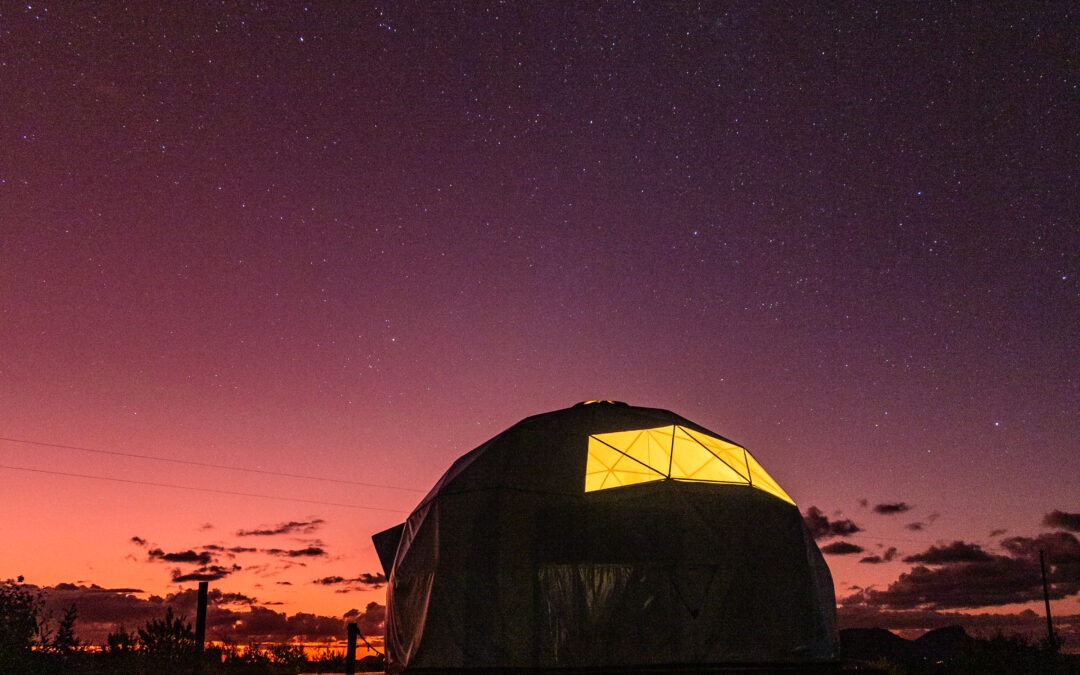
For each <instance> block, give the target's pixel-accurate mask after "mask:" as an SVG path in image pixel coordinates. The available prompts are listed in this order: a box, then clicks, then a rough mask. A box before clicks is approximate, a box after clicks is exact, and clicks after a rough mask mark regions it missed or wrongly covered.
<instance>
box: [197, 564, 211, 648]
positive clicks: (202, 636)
mask: <svg viewBox="0 0 1080 675" xmlns="http://www.w3.org/2000/svg"><path fill="white" fill-rule="evenodd" d="M209 587H210V582H208V581H200V582H199V604H198V605H197V606H196V608H195V647H196V648H197V649H198V650H199V651H200V652H201V651H203V649H204V648H205V646H206V595H207V590H208V589H209Z"/></svg>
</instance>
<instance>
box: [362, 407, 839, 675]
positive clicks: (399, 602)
mask: <svg viewBox="0 0 1080 675" xmlns="http://www.w3.org/2000/svg"><path fill="white" fill-rule="evenodd" d="M373 539H374V542H375V546H376V549H377V551H378V553H379V557H380V560H381V561H382V564H383V567H384V569H385V571H386V575H387V577H388V578H389V583H388V586H387V602H386V605H387V619H386V652H387V657H388V668H389V669H390V670H391V671H392V672H396V671H401V670H407V671H412V670H425V669H475V668H493V669H498V668H526V669H528V668H535V669H559V668H619V669H632V668H634V667H650V666H667V667H685V668H686V669H687V670H692V669H694V668H696V667H700V666H703V665H715V664H765V663H768V664H785V663H787V664H797V663H804V664H805V663H810V662H814V661H827V660H828V659H830V658H832V657H833V656H834V655H835V650H836V629H835V599H834V596H833V586H832V578H831V576H830V574H829V570H828V567H827V566H826V564H825V561H824V559H823V558H822V556H821V553H820V551H819V550H818V548H817V545H816V544H815V543H814V540H813V538H812V537H811V536H810V533H809V532H808V531H807V529H806V526H805V524H804V523H803V520H802V516H801V514H800V513H799V510H798V508H797V507H796V506H795V503H794V502H793V501H792V499H791V498H790V497H789V496H788V495H787V493H785V492H784V490H783V489H781V488H780V486H779V485H778V484H777V483H776V481H774V480H773V479H772V478H771V477H770V476H769V475H768V473H766V472H765V470H764V469H763V468H762V467H761V465H760V464H758V462H757V461H756V460H755V459H754V458H753V456H751V454H750V453H749V452H748V451H747V450H746V449H745V448H743V447H741V446H739V445H738V444H736V443H733V442H731V441H729V440H727V439H724V438H723V437H721V436H719V435H718V434H715V433H713V432H711V431H709V430H707V429H705V428H703V427H701V426H699V425H697V424H694V423H693V422H690V421H689V420H686V419H684V418H682V417H679V416H678V415H675V414H674V413H671V412H668V411H666V410H659V409H653V408H638V407H632V406H628V405H625V404H621V403H612V402H595V403H589V404H578V405H576V406H574V407H572V408H567V409H565V410H558V411H554V412H550V413H545V414H541V415H536V416H533V417H530V418H527V419H525V420H523V421H521V422H519V423H518V424H516V425H514V426H513V427H511V428H510V429H507V430H506V431H504V432H503V433H501V434H499V435H498V436H496V437H495V438H493V439H491V440H490V441H488V442H487V443H484V444H483V445H481V446H480V447H478V448H476V449H475V450H473V451H472V452H469V453H468V454H466V455H464V456H462V457H461V458H460V459H458V460H457V461H456V462H455V463H454V464H453V466H451V467H450V469H449V470H448V471H447V472H446V474H445V475H444V476H443V477H442V478H441V479H440V480H439V482H438V483H437V484H436V485H435V487H434V488H433V489H432V490H431V492H430V493H428V495H427V496H426V497H424V499H423V500H422V501H421V502H420V504H419V505H418V506H417V507H416V509H415V510H414V511H413V512H412V514H411V515H410V516H409V518H408V520H407V521H406V522H404V523H402V524H401V525H399V526H397V527H394V528H391V529H389V530H386V531H384V532H380V533H378V534H376V535H375V536H374V537H373Z"/></svg>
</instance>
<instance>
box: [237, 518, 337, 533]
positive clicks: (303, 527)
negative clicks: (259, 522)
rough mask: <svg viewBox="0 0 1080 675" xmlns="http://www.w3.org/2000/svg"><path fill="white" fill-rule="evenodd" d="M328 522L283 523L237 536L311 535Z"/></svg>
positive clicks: (313, 520) (319, 520)
mask: <svg viewBox="0 0 1080 675" xmlns="http://www.w3.org/2000/svg"><path fill="white" fill-rule="evenodd" d="M325 522H326V521H325V520H323V519H322V518H314V519H312V520H292V521H289V522H287V523H281V524H279V525H276V526H274V527H270V528H264V529H258V530H237V532H236V536H238V537H271V536H274V535H278V534H294V533H300V534H311V533H312V532H314V531H315V530H317V529H319V526H320V525H322V524H323V523H325Z"/></svg>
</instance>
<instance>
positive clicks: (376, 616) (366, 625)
mask: <svg viewBox="0 0 1080 675" xmlns="http://www.w3.org/2000/svg"><path fill="white" fill-rule="evenodd" d="M344 618H345V619H346V620H350V619H351V621H350V623H355V624H356V627H357V628H359V629H360V633H361V634H363V635H364V637H366V638H368V639H369V640H370V639H371V636H372V635H382V633H383V630H384V629H385V626H386V607H385V606H384V605H380V604H379V603H377V602H369V603H368V604H367V608H366V609H365V610H364V611H362V612H361V611H360V610H358V609H350V610H349V611H347V612H345V614H344Z"/></svg>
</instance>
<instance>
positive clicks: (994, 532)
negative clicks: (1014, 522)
mask: <svg viewBox="0 0 1080 675" xmlns="http://www.w3.org/2000/svg"><path fill="white" fill-rule="evenodd" d="M1006 532H1008V530H1006V529H1004V528H1002V529H997V530H990V536H991V537H1000V536H1001V535H1003V534H1005V533H1006Z"/></svg>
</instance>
